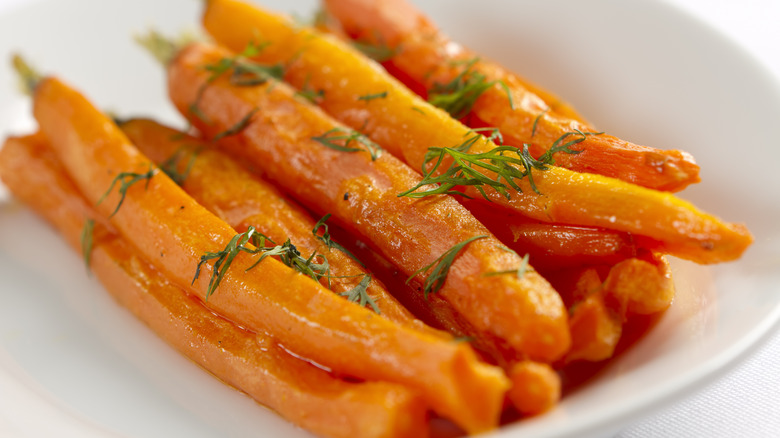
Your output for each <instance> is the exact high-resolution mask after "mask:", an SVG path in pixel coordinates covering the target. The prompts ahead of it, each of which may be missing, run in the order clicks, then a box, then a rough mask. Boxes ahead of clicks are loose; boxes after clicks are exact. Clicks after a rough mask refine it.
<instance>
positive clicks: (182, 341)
mask: <svg viewBox="0 0 780 438" xmlns="http://www.w3.org/2000/svg"><path fill="white" fill-rule="evenodd" d="M0 174H2V176H3V180H4V182H5V183H6V184H7V185H8V186H9V188H10V189H11V190H12V192H13V193H14V194H15V196H17V197H18V198H19V199H20V200H21V201H23V202H24V203H26V204H28V205H29V206H31V207H32V208H33V209H34V210H35V211H36V212H37V213H38V214H39V215H41V216H43V217H44V218H45V219H46V220H48V221H49V222H50V223H51V224H53V225H54V226H55V228H57V229H58V230H59V231H60V233H62V235H63V237H64V238H65V240H66V241H68V242H69V243H70V245H71V246H72V247H73V248H74V249H76V250H78V251H80V250H81V247H80V246H81V245H80V242H79V241H80V237H79V236H80V234H81V230H82V228H83V226H84V224H85V222H86V220H87V219H88V218H95V217H97V215H96V213H95V212H94V211H93V210H92V209H91V208H90V207H88V206H87V203H86V200H84V198H83V197H82V196H81V195H80V194H79V193H78V192H77V189H76V187H75V186H74V185H73V183H72V182H71V181H70V179H69V178H68V177H67V176H66V175H65V174H64V170H63V169H62V167H61V165H60V164H59V163H58V162H56V158H55V157H54V154H53V153H52V152H51V151H50V150H48V146H47V145H46V144H45V139H43V138H42V137H41V136H37V137H32V136H28V137H21V138H12V139H10V140H8V141H7V142H6V144H5V146H4V148H3V150H2V152H0ZM93 230H94V233H95V236H96V238H95V239H94V240H93V245H92V248H91V253H92V259H91V260H92V263H91V266H90V268H91V269H92V271H93V272H94V273H95V275H96V276H97V278H98V279H99V280H100V281H101V282H102V283H103V285H104V286H105V287H106V289H107V290H108V292H109V293H110V294H111V295H112V296H113V297H114V298H115V299H116V300H117V301H118V302H119V303H120V304H122V305H123V306H125V307H126V308H128V309H129V310H130V311H131V312H133V313H134V314H135V315H136V316H137V317H138V318H139V319H140V320H141V321H143V322H144V323H145V324H146V325H148V326H149V328H151V329H152V330H153V331H154V332H156V333H157V334H158V335H159V336H160V337H161V338H163V339H164V340H165V341H166V342H168V343H169V344H170V345H171V346H172V347H174V348H176V349H177V350H179V351H180V352H181V353H182V354H184V355H185V356H187V357H188V358H190V359H192V360H193V361H194V362H196V363H197V364H198V365H200V366H202V367H203V368H205V369H206V370H208V371H209V372H211V373H212V374H214V375H215V376H216V377H217V378H219V379H221V380H222V381H224V382H225V383H227V384H229V385H231V386H233V387H235V388H238V389H240V390H242V391H244V392H246V393H247V394H249V395H250V396H251V397H252V398H254V399H255V400H257V401H258V402H260V403H262V404H264V405H266V406H268V407H269V408H271V409H273V410H275V411H276V412H278V413H279V414H280V415H281V416H283V417H284V418H286V419H287V420H289V421H291V422H293V423H295V424H297V425H299V426H301V427H303V428H305V429H307V430H310V431H312V432H314V433H316V434H318V435H322V436H328V437H334V438H336V437H338V438H350V437H354V436H356V435H359V436H372V437H377V438H379V437H387V438H389V437H399V438H401V437H407V436H412V435H414V436H417V435H418V434H423V435H424V434H425V433H426V430H427V425H426V407H425V404H424V403H423V402H422V400H421V399H420V397H419V396H418V395H416V394H415V393H414V392H412V391H411V390H409V389H407V388H405V387H403V386H400V385H395V384H389V383H383V382H366V383H347V382H345V381H342V380H340V379H337V378H335V377H333V376H331V375H330V374H328V373H327V372H325V371H323V370H321V369H319V368H317V367H315V366H313V365H311V364H308V363H306V362H304V361H302V360H300V359H297V358H295V357H293V356H291V355H290V354H289V353H287V352H285V351H284V349H283V348H281V347H280V346H278V345H277V344H276V341H275V340H274V339H272V338H271V337H269V336H267V335H265V334H262V333H251V332H249V331H247V330H243V329H241V328H239V327H237V326H236V325H234V324H232V323H230V322H229V321H227V320H225V319H223V318H221V317H219V316H217V315H215V314H214V313H213V312H211V311H210V310H208V309H207V308H206V307H204V306H203V305H202V304H201V303H200V301H199V300H198V299H196V298H194V297H191V296H188V295H187V294H185V293H184V291H183V290H181V289H180V288H178V287H176V286H174V285H173V284H171V283H170V282H169V281H168V280H167V279H165V278H164V277H163V276H162V275H161V274H160V273H159V272H158V271H157V270H155V269H154V268H152V267H151V266H149V265H148V264H147V263H146V262H143V261H141V260H140V258H139V257H138V256H137V255H136V254H135V253H134V251H133V250H132V248H131V247H130V245H128V244H127V243H126V242H125V240H124V239H122V238H121V237H119V236H117V235H116V234H113V233H112V232H111V231H109V230H107V229H106V228H105V227H104V226H103V225H97V226H96V227H95V228H94V229H93Z"/></svg>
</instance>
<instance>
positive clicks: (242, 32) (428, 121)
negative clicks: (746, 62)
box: [203, 0, 752, 263]
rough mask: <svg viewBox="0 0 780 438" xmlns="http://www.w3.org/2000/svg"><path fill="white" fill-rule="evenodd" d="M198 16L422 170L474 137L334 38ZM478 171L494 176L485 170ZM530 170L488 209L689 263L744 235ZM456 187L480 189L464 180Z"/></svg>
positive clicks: (261, 22)
mask: <svg viewBox="0 0 780 438" xmlns="http://www.w3.org/2000/svg"><path fill="white" fill-rule="evenodd" d="M203 23H204V26H205V27H206V29H207V30H208V32H209V33H210V34H211V35H212V36H213V37H214V38H215V39H216V40H217V41H219V42H220V43H221V44H224V45H225V46H227V47H229V48H231V49H233V50H235V51H240V50H243V49H244V48H245V47H246V45H247V43H248V42H250V41H252V40H253V39H256V38H259V39H260V41H262V42H264V43H270V44H268V45H267V46H266V47H265V49H264V50H262V51H260V52H259V53H257V54H256V56H255V57H254V58H253V59H256V60H258V61H260V62H265V63H271V64H273V63H279V62H281V63H285V67H286V68H285V76H284V78H285V80H286V81H288V82H290V83H291V84H292V85H293V86H295V87H298V88H299V89H303V88H304V86H305V87H308V88H309V89H311V90H322V91H323V93H324V94H323V97H322V98H321V99H320V101H319V103H320V105H321V106H322V107H323V108H324V109H325V110H326V111H328V112H329V113H330V114H331V115H332V116H334V117H335V118H336V119H338V120H340V121H341V122H343V123H345V124H347V125H349V126H351V127H352V128H354V129H361V131H362V132H364V133H366V134H367V135H369V137H371V138H372V139H373V140H374V141H375V142H377V143H378V144H380V145H381V146H382V147H383V148H385V150H387V151H388V152H390V153H391V154H393V155H395V156H397V157H400V158H402V159H403V160H404V161H405V162H406V163H407V164H409V165H410V166H411V167H412V168H415V169H422V167H423V165H424V164H425V155H426V153H427V152H428V149H429V147H432V146H435V147H450V148H451V147H455V146H458V145H461V144H463V143H464V141H465V140H466V139H467V138H469V137H472V136H474V133H473V132H472V131H470V130H469V129H468V128H467V127H465V126H464V125H462V124H461V123H459V122H458V121H456V120H453V119H452V118H451V117H450V116H449V115H448V114H447V113H444V112H443V111H441V110H439V109H437V108H434V107H433V106H431V105H429V104H428V103H426V102H424V101H422V100H421V99H420V98H419V97H417V96H416V95H414V94H412V92H411V91H409V90H408V89H406V88H405V87H403V85H401V84H400V83H399V82H398V81H396V80H395V79H393V78H391V77H390V76H389V75H388V74H387V73H386V72H384V71H383V70H382V69H380V68H378V67H377V65H376V64H375V63H374V62H372V61H370V60H367V59H366V58H365V57H364V56H362V55H361V54H359V53H357V52H356V51H355V50H353V49H351V48H349V47H347V46H346V45H345V44H344V43H343V42H341V41H338V40H336V39H335V37H332V36H326V35H321V34H320V33H318V32H316V31H313V30H311V29H306V28H300V27H298V26H295V25H293V24H292V23H291V22H290V21H289V20H286V19H284V18H282V17H279V16H276V15H273V14H270V13H267V12H265V11H263V10H261V9H258V8H256V7H253V6H251V5H248V4H245V3H241V2H238V1H235V0H210V1H209V2H208V3H207V8H206V11H205V13H204V17H203ZM323 66H327V68H323ZM379 96H382V97H379ZM369 97H371V98H370V99H369ZM586 137H588V136H586ZM495 148H496V145H495V144H494V143H493V142H492V141H487V140H486V141H476V142H475V143H474V144H473V145H472V146H471V148H470V149H469V153H470V154H476V153H486V152H489V151H492V150H494V149H495ZM439 170H440V171H443V170H444V167H442V168H440V169H439ZM484 175H485V176H488V177H491V176H492V177H493V178H495V175H491V173H490V172H489V171H484ZM532 175H533V181H534V183H535V186H532V185H531V183H530V181H529V179H528V178H522V179H517V180H515V182H516V183H517V185H518V186H519V188H520V190H519V191H517V190H514V189H511V188H510V187H507V193H508V194H509V195H510V198H509V199H507V197H505V196H504V195H502V194H500V193H498V192H496V191H494V190H492V189H490V188H487V189H486V190H485V191H486V195H487V196H488V197H489V199H490V201H492V202H493V204H494V205H495V206H496V208H499V207H498V206H500V208H506V209H509V210H512V211H515V212H518V213H520V214H522V215H524V216H527V217H529V218H531V219H534V220H537V221H542V222H552V223H561V224H567V225H579V226H589V227H599V228H607V229H611V230H617V231H621V232H628V233H632V234H634V235H635V237H636V238H637V239H640V238H641V240H647V241H648V242H649V243H648V244H647V245H645V244H644V243H643V245H642V246H648V247H652V248H657V249H658V251H659V252H662V253H668V254H672V255H675V256H678V257H681V258H685V259H688V260H693V261H696V262H698V263H717V262H723V261H728V260H734V259H736V258H738V257H739V256H740V255H741V254H742V252H743V251H744V250H745V248H746V247H747V246H749V245H750V243H751V242H752V237H751V236H750V233H749V232H748V231H747V229H746V228H745V227H744V226H741V225H737V224H729V223H724V222H722V221H721V220H719V219H718V218H716V217H714V216H712V215H709V214H706V213H703V212H701V211H699V210H698V209H696V208H695V207H694V206H693V205H692V204H690V203H688V202H686V201H683V200H680V199H678V198H676V197H674V196H672V195H671V194H669V193H663V192H658V191H655V190H650V189H647V188H643V187H639V186H636V185H633V184H629V183H626V182H624V181H620V180H616V179H613V178H608V177H604V176H601V175H593V174H583V173H578V172H573V171H570V170H567V169H563V168H559V167H554V166H548V168H547V170H545V171H539V170H533V171H532ZM411 187H414V186H411ZM411 187H405V188H404V189H409V188H411ZM534 188H535V189H536V190H534ZM400 191H402V190H399V192H400ZM465 193H466V194H468V195H469V196H472V197H475V198H481V197H482V195H481V194H480V193H479V192H478V191H477V189H476V188H474V187H468V188H466V189H465Z"/></svg>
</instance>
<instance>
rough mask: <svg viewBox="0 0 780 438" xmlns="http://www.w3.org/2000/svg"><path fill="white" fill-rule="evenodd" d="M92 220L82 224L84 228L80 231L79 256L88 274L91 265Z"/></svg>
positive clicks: (93, 223) (93, 224) (93, 226)
mask: <svg viewBox="0 0 780 438" xmlns="http://www.w3.org/2000/svg"><path fill="white" fill-rule="evenodd" d="M94 229H95V221H94V219H87V220H86V221H85V222H84V228H82V229H81V255H82V256H83V258H84V265H86V267H87V273H89V272H90V265H91V264H92V246H93V243H94Z"/></svg>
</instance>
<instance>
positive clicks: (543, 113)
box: [531, 107, 550, 138]
mask: <svg viewBox="0 0 780 438" xmlns="http://www.w3.org/2000/svg"><path fill="white" fill-rule="evenodd" d="M547 111H550V108H549V107H547V108H545V109H544V110H542V112H540V113H539V114H537V115H536V118H534V124H533V126H532V127H531V138H534V135H536V127H537V126H538V125H539V120H540V119H541V118H542V117H544V115H545V114H547Z"/></svg>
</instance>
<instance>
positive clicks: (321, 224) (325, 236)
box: [311, 213, 366, 267]
mask: <svg viewBox="0 0 780 438" xmlns="http://www.w3.org/2000/svg"><path fill="white" fill-rule="evenodd" d="M330 216H331V214H330V213H328V214H326V215H325V216H323V217H321V218H320V220H318V221H317V223H316V224H314V228H312V230H311V233H312V234H313V235H314V237H315V238H316V239H317V240H320V241H321V242H322V243H324V244H325V246H327V247H328V250H331V249H333V248H336V249H338V250H339V251H341V252H343V253H344V254H346V255H347V256H349V258H351V259H352V260H354V261H356V262H357V263H358V264H360V266H363V267H365V266H366V265H364V264H363V262H361V261H360V260H358V258H357V257H355V255H354V254H352V252H350V251H349V250H348V249H346V248H344V247H343V246H341V245H340V244H339V243H338V242H335V241H333V239H331V238H330V232H328V224H326V223H325V222H326V221H327V220H328V219H330ZM320 228H322V229H323V232H322V235H320V234H319V231H320Z"/></svg>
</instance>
